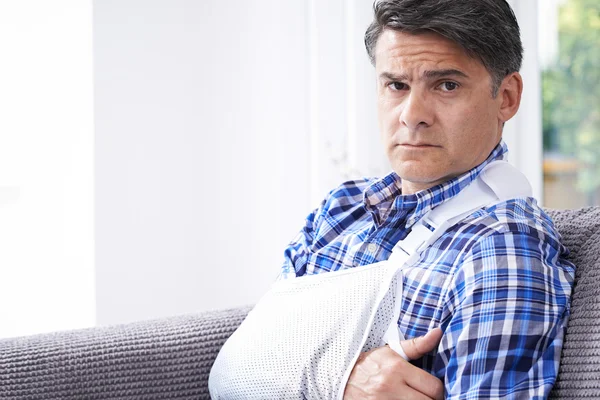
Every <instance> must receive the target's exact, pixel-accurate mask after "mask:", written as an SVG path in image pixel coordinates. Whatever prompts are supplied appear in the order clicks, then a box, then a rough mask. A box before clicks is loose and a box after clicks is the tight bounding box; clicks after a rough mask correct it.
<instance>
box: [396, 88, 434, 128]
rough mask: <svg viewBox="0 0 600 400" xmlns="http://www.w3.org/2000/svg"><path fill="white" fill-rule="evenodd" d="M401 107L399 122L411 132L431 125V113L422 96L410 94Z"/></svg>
mask: <svg viewBox="0 0 600 400" xmlns="http://www.w3.org/2000/svg"><path fill="white" fill-rule="evenodd" d="M402 107H403V108H402V112H401V113H400V122H401V123H402V124H403V125H406V127H407V128H408V129H410V130H411V131H413V130H417V129H419V128H425V127H428V126H430V125H431V124H432V123H433V113H432V111H431V108H430V107H429V106H428V104H427V99H426V98H425V96H423V94H421V93H416V92H411V93H410V94H409V95H408V96H407V97H406V99H405V100H404V102H403V104H402Z"/></svg>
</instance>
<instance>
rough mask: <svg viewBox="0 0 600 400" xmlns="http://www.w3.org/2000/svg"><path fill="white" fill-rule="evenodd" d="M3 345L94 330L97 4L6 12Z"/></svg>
mask: <svg viewBox="0 0 600 400" xmlns="http://www.w3.org/2000/svg"><path fill="white" fill-rule="evenodd" d="M0 49H1V51H0V57H1V58H0V337H9V336H19V335H28V334H33V333H42V332H49V331H54V330H61V329H72V328H80V327H88V326H93V325H94V314H95V304H94V302H95V295H94V280H93V279H94V265H93V262H94V243H93V230H94V228H93V207H94V204H93V200H94V199H93V197H94V196H93V193H94V192H93V190H94V187H93V114H92V113H93V105H92V100H93V91H92V83H93V82H92V3H91V1H85V0H84V1H82V0H55V1H51V2H49V1H45V0H21V1H3V2H0Z"/></svg>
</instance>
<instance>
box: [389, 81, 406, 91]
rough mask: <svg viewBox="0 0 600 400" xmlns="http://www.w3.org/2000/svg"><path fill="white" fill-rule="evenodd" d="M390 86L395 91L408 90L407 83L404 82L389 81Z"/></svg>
mask: <svg viewBox="0 0 600 400" xmlns="http://www.w3.org/2000/svg"><path fill="white" fill-rule="evenodd" d="M388 87H389V88H390V89H392V90H393V91H394V92H397V91H400V90H406V88H407V86H406V84H404V83H402V82H390V83H388Z"/></svg>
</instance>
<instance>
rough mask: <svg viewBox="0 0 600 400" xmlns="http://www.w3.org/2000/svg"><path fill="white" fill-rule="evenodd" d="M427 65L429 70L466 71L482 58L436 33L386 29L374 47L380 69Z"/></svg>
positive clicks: (376, 63)
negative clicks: (471, 55)
mask: <svg viewBox="0 0 600 400" xmlns="http://www.w3.org/2000/svg"><path fill="white" fill-rule="evenodd" d="M421 63H423V64H428V65H429V67H428V68H426V69H432V68H431V66H432V65H436V67H435V68H433V69H455V70H459V71H463V70H464V69H468V68H469V67H472V66H473V65H472V64H473V63H475V64H481V62H480V61H479V60H475V59H474V58H472V57H470V56H469V55H468V54H467V52H466V51H465V50H464V49H463V48H462V47H461V46H460V45H459V44H458V43H455V42H453V41H451V40H450V39H447V38H445V37H443V36H441V35H439V34H437V33H434V32H427V31H425V32H419V33H407V32H402V31H397V30H391V29H386V30H384V31H383V32H382V34H381V35H380V37H379V39H378V41H377V45H376V47H375V66H376V67H377V70H378V71H380V70H381V69H382V68H381V67H384V69H386V70H390V69H395V70H398V69H403V67H405V66H407V65H413V66H414V65H418V64H421Z"/></svg>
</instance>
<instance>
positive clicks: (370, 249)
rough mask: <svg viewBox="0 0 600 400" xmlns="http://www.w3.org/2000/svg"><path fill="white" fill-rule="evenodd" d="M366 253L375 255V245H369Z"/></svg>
mask: <svg viewBox="0 0 600 400" xmlns="http://www.w3.org/2000/svg"><path fill="white" fill-rule="evenodd" d="M367 251H368V252H369V253H375V252H376V251H377V245H376V244H375V243H369V245H368V246H367Z"/></svg>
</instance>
